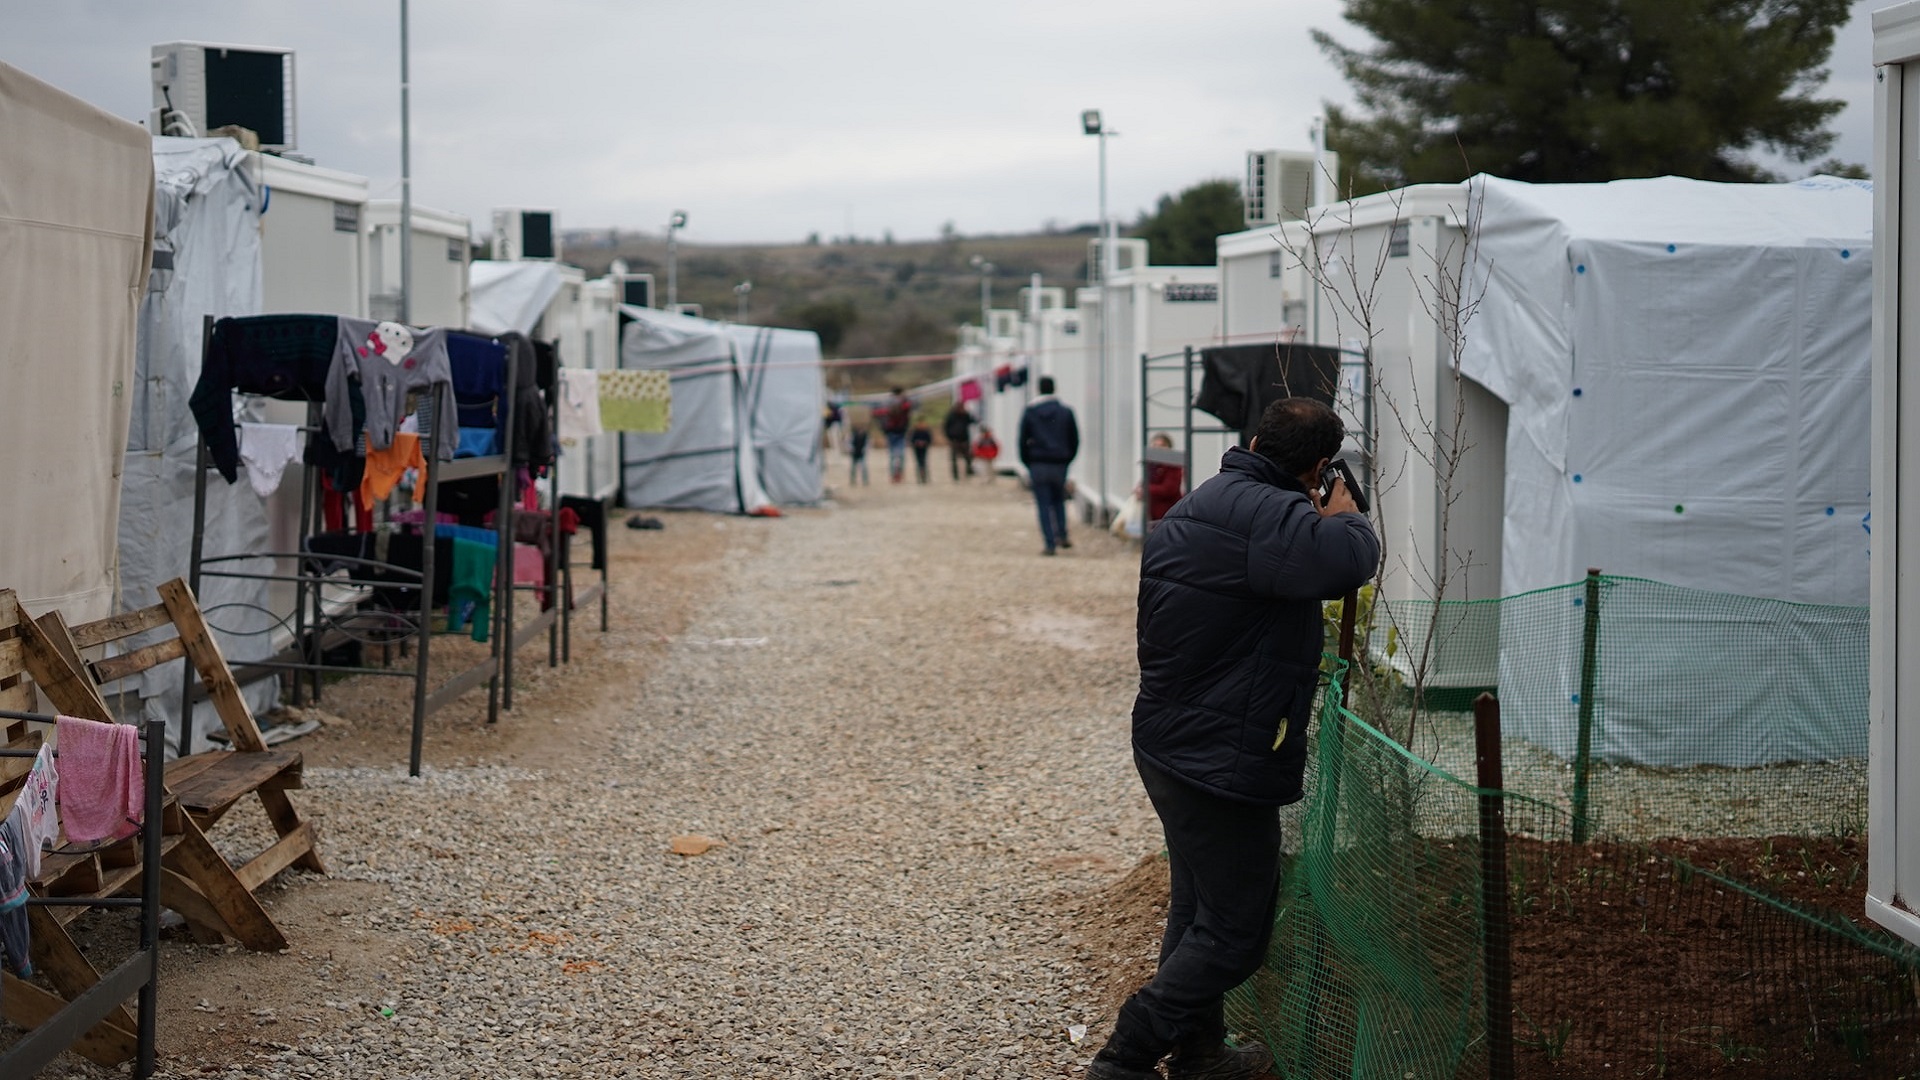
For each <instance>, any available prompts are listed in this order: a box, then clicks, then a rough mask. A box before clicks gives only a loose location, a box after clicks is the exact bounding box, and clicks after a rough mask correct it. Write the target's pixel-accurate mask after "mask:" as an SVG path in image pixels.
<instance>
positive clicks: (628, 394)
mask: <svg viewBox="0 0 1920 1080" xmlns="http://www.w3.org/2000/svg"><path fill="white" fill-rule="evenodd" d="M672 423H673V384H672V382H671V381H670V380H669V377H668V375H667V373H666V372H664V371H603V372H601V373H600V426H601V428H602V429H603V430H606V431H643V432H654V433H659V432H663V431H667V430H668V429H669V428H670V427H671V426H672Z"/></svg>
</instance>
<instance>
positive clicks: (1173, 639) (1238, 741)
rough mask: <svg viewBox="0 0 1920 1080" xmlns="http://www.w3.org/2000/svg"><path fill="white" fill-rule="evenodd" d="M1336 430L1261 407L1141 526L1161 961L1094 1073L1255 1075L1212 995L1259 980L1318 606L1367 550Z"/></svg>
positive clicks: (1329, 416)
mask: <svg viewBox="0 0 1920 1080" xmlns="http://www.w3.org/2000/svg"><path fill="white" fill-rule="evenodd" d="M1344 437H1345V432H1344V431H1343V430H1342V427H1341V423H1340V418H1339V417H1338V416H1336V415H1335V414H1334V412H1333V410H1331V409H1329V408H1327V407H1326V406H1325V405H1322V404H1320V403H1319V402H1317V401H1313V400H1311V399H1309V398H1285V399H1282V400H1280V401H1276V402H1274V403H1273V404H1272V405H1269V406H1268V407H1267V409H1266V411H1265V412H1264V413H1262V414H1261V417H1260V426H1259V429H1258V433H1257V434H1256V435H1255V437H1254V439H1253V440H1252V441H1251V442H1250V443H1249V444H1248V446H1247V449H1245V450H1242V449H1240V448H1239V447H1237V446H1236V447H1234V448H1232V449H1230V450H1228V451H1227V453H1226V456H1225V457H1224V458H1222V459H1221V461H1220V473H1219V475H1217V476H1215V477H1213V478H1212V479H1210V480H1208V481H1207V482H1206V483H1204V484H1202V485H1200V486H1199V487H1198V488H1196V489H1195V490H1194V491H1193V492H1192V493H1191V494H1190V495H1188V496H1187V497H1186V498H1185V499H1182V500H1181V501H1180V503H1179V504H1178V505H1177V506H1175V507H1173V509H1171V510H1170V511H1168V512H1167V515H1166V517H1164V518H1162V519H1161V521H1160V526H1159V528H1156V529H1154V530H1153V531H1152V532H1150V533H1148V534H1147V538H1146V543H1145V545H1144V547H1143V549H1142V551H1141V559H1140V607H1139V621H1138V628H1139V630H1138V641H1139V657H1140V691H1139V694H1138V696H1137V697H1136V698H1135V699H1134V704H1133V759H1134V766H1135V768H1137V769H1138V770H1139V772H1140V780H1141V783H1142V784H1144V785H1145V787H1146V790H1147V797H1148V798H1149V799H1150V800H1151V801H1152V802H1153V809H1154V812H1155V813H1157V814H1158V815H1159V816H1160V824H1161V827H1162V829H1163V831H1164V832H1165V835H1166V841H1167V860H1168V865H1169V869H1170V871H1171V874H1172V885H1173V890H1172V897H1171V901H1170V903H1169V905H1168V908H1167V926H1166V933H1165V935H1164V936H1163V937H1162V938H1161V942H1160V967H1159V970H1158V971H1157V972H1156V973H1155V974H1154V976H1153V979H1152V981H1150V982H1148V983H1147V984H1146V985H1145V986H1143V987H1141V988H1140V990H1139V991H1137V992H1136V993H1135V994H1134V995H1133V996H1132V997H1130V998H1128V999H1127V1001H1126V1004H1124V1005H1122V1006H1121V1008H1120V1014H1119V1017H1118V1018H1117V1019H1116V1021H1115V1023H1114V1029H1113V1037H1112V1038H1111V1039H1109V1040H1108V1041H1107V1044H1106V1046H1105V1047H1103V1048H1102V1049H1101V1050H1100V1053H1099V1054H1098V1055H1097V1056H1095V1058H1094V1059H1093V1064H1092V1065H1090V1066H1088V1068H1087V1076H1088V1077H1090V1078H1095V1080H1153V1078H1155V1077H1158V1076H1159V1075H1160V1074H1159V1072H1158V1070H1157V1065H1158V1062H1159V1061H1160V1059H1161V1058H1163V1057H1167V1056H1168V1055H1169V1054H1171V1055H1172V1057H1171V1058H1169V1060H1168V1061H1167V1077H1168V1078H1169V1080H1183V1078H1184V1080H1194V1078H1199V1077H1208V1078H1214V1080H1226V1078H1251V1077H1257V1076H1264V1075H1266V1074H1267V1071H1268V1068H1269V1066H1270V1065H1271V1064H1272V1058H1271V1055H1270V1054H1269V1053H1268V1051H1267V1049H1266V1048H1265V1047H1263V1046H1261V1045H1260V1044H1259V1043H1246V1044H1242V1045H1240V1046H1238V1047H1235V1048H1231V1049H1230V1048H1228V1047H1227V1046H1226V1045H1225V1043H1224V1041H1223V1040H1224V1038H1225V1036H1226V1020H1225V1015H1224V1013H1223V1012H1222V1008H1221V998H1222V996H1223V995H1224V994H1226V992H1227V991H1229V990H1231V989H1233V988H1234V987H1236V986H1238V985H1240V984H1241V983H1242V982H1244V981H1246V979H1247V978H1248V977H1249V976H1251V975H1253V973H1254V972H1255V971H1258V970H1259V968H1260V964H1261V962H1262V961H1263V960H1265V958H1266V955H1267V945H1268V939H1269V937H1270V936H1271V934H1272V932H1273V918H1274V905H1275V901H1276V899H1277V896H1278V890H1279V886H1280V815H1279V808H1280V807H1282V806H1285V805H1287V804H1289V803H1293V802H1298V801H1299V800H1300V798H1301V776H1302V774H1303V772H1304V771H1305V769H1306V757H1307V721H1308V719H1309V718H1310V717H1312V715H1313V707H1314V699H1315V696H1316V693H1317V690H1318V687H1319V679H1320V652H1321V649H1322V647H1323V646H1324V644H1325V642H1324V640H1323V637H1324V631H1323V629H1322V625H1321V607H1320V605H1321V602H1322V601H1324V600H1330V599H1333V598H1335V597H1339V596H1342V595H1345V594H1346V593H1348V592H1350V591H1352V590H1354V589H1357V588H1359V587H1360V586H1361V585H1362V584H1364V583H1365V582H1366V581H1367V580H1368V579H1369V578H1371V577H1372V576H1373V574H1374V570H1375V568H1376V567H1377V565H1378V564H1379V561H1380V542H1379V540H1378V538H1376V537H1375V536H1374V533H1373V527H1372V526H1371V525H1369V524H1368V523H1367V519H1366V517H1365V516H1364V515H1362V514H1360V513H1359V512H1358V511H1357V510H1356V508H1355V505H1354V501H1353V497H1352V496H1351V495H1350V494H1349V493H1348V492H1347V489H1346V486H1345V484H1343V483H1342V482H1340V481H1338V480H1336V481H1335V482H1334V483H1333V485H1332V487H1331V489H1330V490H1328V491H1327V492H1326V494H1325V496H1324V498H1323V497H1322V495H1321V491H1320V477H1321V475H1322V473H1323V471H1324V470H1325V469H1326V467H1327V462H1328V460H1329V459H1331V458H1332V457H1333V456H1334V455H1335V454H1338V453H1339V452H1340V442H1341V439H1342V438H1344Z"/></svg>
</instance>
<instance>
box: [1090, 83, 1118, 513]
mask: <svg viewBox="0 0 1920 1080" xmlns="http://www.w3.org/2000/svg"><path fill="white" fill-rule="evenodd" d="M1080 127H1081V131H1082V132H1083V133H1085V134H1087V135H1092V136H1095V137H1097V138H1098V139H1099V140H1100V364H1099V372H1100V423H1099V427H1098V438H1099V440H1100V442H1099V446H1100V492H1099V495H1100V524H1101V525H1102V526H1105V525H1107V524H1108V518H1107V406H1108V402H1107V394H1108V385H1107V361H1108V359H1109V357H1108V356H1107V342H1108V340H1109V334H1108V332H1107V323H1108V322H1109V320H1111V319H1112V317H1113V273H1114V264H1115V263H1116V262H1117V261H1118V260H1116V259H1115V258H1114V254H1113V245H1114V242H1115V241H1114V229H1113V219H1112V218H1111V217H1110V216H1108V214H1107V136H1108V135H1118V134H1119V132H1117V131H1112V130H1109V129H1108V127H1107V125H1106V124H1105V123H1104V122H1102V120H1101V117H1100V110H1099V109H1088V110H1086V111H1084V112H1082V113H1081V114H1080Z"/></svg>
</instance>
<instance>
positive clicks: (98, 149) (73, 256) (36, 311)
mask: <svg viewBox="0 0 1920 1080" xmlns="http://www.w3.org/2000/svg"><path fill="white" fill-rule="evenodd" d="M0 146H5V147H6V152H5V153H3V154H0V253H3V254H4V258H3V259H0V356H4V357H6V358H7V365H8V367H7V392H6V393H5V394H4V395H0V430H4V431H6V433H7V437H8V445H9V447H10V451H9V453H8V455H7V464H8V475H7V481H6V483H5V484H4V485H0V588H11V589H13V590H15V591H16V592H17V593H18V594H19V596H20V599H21V600H22V601H23V602H25V603H26V605H27V607H28V608H29V610H31V611H32V612H34V613H36V614H37V613H39V612H41V611H45V610H47V609H49V608H55V607H57V608H59V609H60V610H61V611H63V612H65V613H66V615H67V617H68V618H69V619H73V620H80V619H95V618H99V617H100V616H103V615H106V614H108V613H109V612H110V611H111V610H112V607H113V598H114V597H113V594H114V577H115V572H116V569H115V565H114V549H115V543H114V532H115V525H116V522H117V521H118V520H119V516H120V466H121V454H122V452H123V451H124V450H125V448H126V445H127V417H128V413H129V410H130V408H131V405H132V394H131V393H130V390H129V388H130V386H131V384H132V382H133V353H134V326H135V324H136V322H137V321H138V317H139V310H140V298H141V295H142V293H143V292H144V291H145V288H146V281H147V273H148V267H149V262H150V257H151V254H152V247H153V159H152V148H151V143H150V141H149V139H148V137H147V133H146V132H145V131H143V130H141V128H140V127H139V126H138V125H135V124H130V123H127V122H126V121H124V120H120V119H118V118H116V117H113V116H110V115H108V114H107V113H105V112H103V111H101V110H100V109H98V108H95V107H94V106H92V105H89V104H87V103H86V102H84V101H81V100H80V99H79V98H76V97H73V96H71V95H69V94H66V93H64V92H62V91H60V90H57V89H55V88H54V87H52V86H49V85H48V84H46V83H44V82H41V81H40V80H38V79H36V78H34V77H33V76H31V75H28V74H27V73H25V72H23V71H21V70H20V69H18V68H15V67H11V66H9V65H7V64H4V63H0Z"/></svg>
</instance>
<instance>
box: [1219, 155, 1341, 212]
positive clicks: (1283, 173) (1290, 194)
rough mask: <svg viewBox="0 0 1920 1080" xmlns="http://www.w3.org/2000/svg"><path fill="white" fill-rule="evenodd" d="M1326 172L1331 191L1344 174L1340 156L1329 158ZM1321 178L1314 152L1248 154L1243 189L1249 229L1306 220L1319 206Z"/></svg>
mask: <svg viewBox="0 0 1920 1080" xmlns="http://www.w3.org/2000/svg"><path fill="white" fill-rule="evenodd" d="M1326 170H1327V176H1328V180H1329V184H1328V186H1329V187H1331V186H1332V184H1331V179H1332V177H1334V176H1338V175H1339V173H1340V155H1339V154H1335V153H1333V152H1331V151H1329V152H1328V153H1327V154H1326ZM1317 178H1318V170H1317V169H1316V168H1315V166H1314V161H1313V151H1311V150H1249V151H1247V182H1246V183H1245V184H1244V185H1242V186H1241V188H1240V200H1241V209H1242V210H1243V211H1244V213H1243V216H1244V217H1245V219H1246V223H1247V228H1249V229H1257V228H1259V227H1261V226H1263V225H1278V224H1280V223H1281V222H1283V221H1299V220H1301V219H1302V218H1305V217H1306V216H1307V208H1308V207H1309V206H1312V205H1313V204H1314V202H1315V199H1314V191H1315V187H1314V181H1315V180H1316V179H1317Z"/></svg>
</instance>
